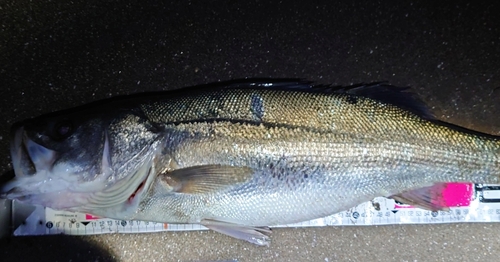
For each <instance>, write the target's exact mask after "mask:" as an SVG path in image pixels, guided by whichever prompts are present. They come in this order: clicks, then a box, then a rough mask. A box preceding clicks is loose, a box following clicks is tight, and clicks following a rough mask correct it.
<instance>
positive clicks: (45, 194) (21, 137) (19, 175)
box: [0, 126, 82, 207]
mask: <svg viewBox="0 0 500 262" xmlns="http://www.w3.org/2000/svg"><path fill="white" fill-rule="evenodd" d="M12 130H13V131H12V133H11V137H12V140H11V141H12V142H11V145H10V153H11V158H12V166H13V169H14V174H15V176H14V178H13V179H11V180H9V181H7V182H6V183H3V184H2V185H0V198H6V199H13V200H14V199H15V200H19V201H21V202H25V203H28V204H40V205H43V206H59V207H66V206H68V205H75V204H76V203H75V202H74V201H75V200H77V201H76V202H81V198H82V196H79V197H77V198H72V199H73V201H61V200H57V201H55V202H54V199H62V198H64V195H65V194H64V192H65V189H67V188H68V187H70V186H71V182H74V181H71V180H67V179H64V176H58V175H54V174H53V172H52V167H53V164H54V162H55V161H56V159H57V157H58V153H57V152H56V151H54V150H51V149H49V148H46V147H44V146H42V145H40V144H38V143H36V142H35V141H33V140H32V139H30V138H29V136H28V135H27V133H26V132H25V130H24V126H20V127H17V128H16V127H14V128H13V129H12ZM56 196H57V198H56ZM63 202H65V203H63Z"/></svg>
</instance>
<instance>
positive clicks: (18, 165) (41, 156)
mask: <svg viewBox="0 0 500 262" xmlns="http://www.w3.org/2000/svg"><path fill="white" fill-rule="evenodd" d="M14 130H15V131H13V134H12V138H13V139H12V142H11V146H10V153H11V157H12V165H13V167H14V172H15V174H16V177H24V176H31V175H34V174H36V173H37V172H42V171H48V170H50V168H51V167H52V165H53V164H54V161H55V160H56V158H57V152H56V151H54V150H51V149H48V148H46V147H44V146H42V145H40V144H38V143H36V142H34V141H33V140H31V139H30V138H29V137H28V135H27V134H26V132H25V131H24V127H23V126H21V127H19V128H17V129H14Z"/></svg>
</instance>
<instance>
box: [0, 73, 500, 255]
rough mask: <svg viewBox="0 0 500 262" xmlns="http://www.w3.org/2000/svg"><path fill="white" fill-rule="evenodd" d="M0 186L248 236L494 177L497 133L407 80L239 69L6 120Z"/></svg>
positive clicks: (23, 197)
mask: <svg viewBox="0 0 500 262" xmlns="http://www.w3.org/2000/svg"><path fill="white" fill-rule="evenodd" d="M11 137H12V139H11V148H10V150H11V156H12V166H13V169H14V173H15V177H14V178H12V179H11V180H9V181H8V182H5V183H3V184H2V185H1V186H0V197H1V198H7V199H14V200H17V201H21V202H24V203H28V204H34V205H41V206H44V207H50V208H53V209H56V210H68V211H75V212H85V213H90V214H93V215H97V216H101V217H107V218H113V219H126V220H143V221H156V222H163V223H183V224H184V223H188V224H201V225H203V226H205V227H207V228H209V229H212V230H215V231H217V232H220V233H223V234H226V235H229V236H231V237H235V238H237V239H240V240H245V241H248V242H250V243H254V244H257V245H269V243H270V241H271V237H270V236H271V234H270V233H271V227H272V226H275V225H283V224H291V223H297V222H302V221H308V220H312V219H316V218H321V217H326V216H329V215H332V214H335V213H338V212H341V211H344V210H348V209H349V208H352V207H354V206H356V205H358V204H360V203H363V202H367V201H370V200H373V199H374V198H376V197H387V198H393V199H395V200H397V201H400V202H402V203H406V204H412V205H416V206H417V207H420V208H423V209H427V210H433V211H436V210H446V209H447V208H449V207H448V206H446V203H445V201H444V200H443V195H442V192H443V191H444V190H445V189H446V187H447V183H448V182H457V183H462V182H463V183H488V184H496V183H499V182H500V181H499V178H500V172H499V171H500V170H499V169H500V157H499V156H500V139H499V137H497V136H493V135H489V134H485V133H480V132H476V131H473V130H469V129H466V128H463V127H459V126H455V125H453V124H450V123H445V122H442V121H440V120H438V119H436V118H435V117H434V116H433V114H432V113H431V112H430V111H429V110H428V108H427V107H426V106H425V105H424V103H423V102H422V101H421V100H420V99H419V98H418V96H417V95H416V94H414V93H413V92H411V90H410V88H408V87H396V86H392V85H389V84H387V83H383V82H381V83H372V84H359V85H353V86H333V85H321V84H315V83H313V82H310V81H306V80H301V79H243V80H234V81H229V82H220V83H214V84H209V85H201V86H195V87H190V88H181V89H177V90H172V91H162V92H153V93H144V94H135V95H128V96H121V97H116V98H111V99H105V100H101V101H97V102H94V103H90V104H87V105H83V106H79V107H76V108H72V109H69V110H63V111H57V112H53V113H49V114H46V115H42V116H39V117H35V118H32V119H28V120H25V121H21V122H19V123H17V124H15V125H14V126H13V127H12V136H11Z"/></svg>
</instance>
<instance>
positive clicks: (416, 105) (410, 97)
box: [332, 82, 435, 120]
mask: <svg viewBox="0 0 500 262" xmlns="http://www.w3.org/2000/svg"><path fill="white" fill-rule="evenodd" d="M409 90H410V87H397V86H393V85H389V84H386V83H385V82H376V83H370V84H358V85H353V86H348V87H336V88H335V89H332V91H333V92H334V93H343V94H349V95H355V96H362V97H367V98H370V99H373V100H377V101H380V102H382V103H387V104H391V105H394V106H397V107H399V108H402V109H404V110H407V111H410V112H412V113H414V114H416V115H418V116H420V117H423V118H425V119H428V120H434V119H435V117H434V115H433V114H432V113H431V112H430V110H429V109H428V107H427V105H425V103H424V102H423V101H422V100H421V99H420V98H419V97H418V96H417V95H415V93H413V92H410V91H409Z"/></svg>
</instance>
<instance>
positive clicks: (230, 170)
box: [161, 165, 254, 194]
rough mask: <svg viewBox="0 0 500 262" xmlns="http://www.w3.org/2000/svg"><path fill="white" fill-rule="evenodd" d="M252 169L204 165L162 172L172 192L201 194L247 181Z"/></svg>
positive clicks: (164, 180)
mask: <svg viewBox="0 0 500 262" xmlns="http://www.w3.org/2000/svg"><path fill="white" fill-rule="evenodd" d="M253 173H254V171H253V169H251V168H249V167H234V166H223V165H205V166H195V167H188V168H182V169H177V170H174V171H171V172H168V173H165V174H162V178H161V179H162V180H163V182H165V183H166V184H167V185H168V186H170V187H171V188H172V190H173V191H174V192H177V193H186V194H203V193H210V192H215V191H219V190H223V189H227V188H230V187H232V186H234V185H237V184H240V183H243V182H245V181H248V180H249V179H250V178H251V177H252V175H253Z"/></svg>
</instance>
